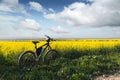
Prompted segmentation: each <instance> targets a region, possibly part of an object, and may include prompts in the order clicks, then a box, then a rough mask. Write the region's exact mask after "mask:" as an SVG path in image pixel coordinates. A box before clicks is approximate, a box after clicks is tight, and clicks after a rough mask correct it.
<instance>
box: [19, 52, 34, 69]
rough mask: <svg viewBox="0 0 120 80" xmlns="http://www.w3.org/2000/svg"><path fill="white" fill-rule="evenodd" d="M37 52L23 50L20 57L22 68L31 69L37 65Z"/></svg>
mask: <svg viewBox="0 0 120 80" xmlns="http://www.w3.org/2000/svg"><path fill="white" fill-rule="evenodd" d="M35 59H36V57H35V53H34V52H33V51H25V52H23V53H22V54H21V55H20V56H19V59H18V65H19V67H20V68H26V69H31V68H32V67H33V66H34V65H35Z"/></svg>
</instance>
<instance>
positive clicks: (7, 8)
mask: <svg viewBox="0 0 120 80" xmlns="http://www.w3.org/2000/svg"><path fill="white" fill-rule="evenodd" d="M0 11H2V12H12V13H22V14H25V15H28V13H27V11H26V10H25V8H24V6H23V5H21V4H19V1H18V0H2V1H1V3H0Z"/></svg>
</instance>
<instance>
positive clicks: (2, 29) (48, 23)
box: [0, 0, 120, 39]
mask: <svg viewBox="0 0 120 80" xmlns="http://www.w3.org/2000/svg"><path fill="white" fill-rule="evenodd" d="M119 3H120V0H0V39H36V38H37V39H38V38H44V35H49V36H51V37H53V38H120V20H119V19H120V5H119Z"/></svg>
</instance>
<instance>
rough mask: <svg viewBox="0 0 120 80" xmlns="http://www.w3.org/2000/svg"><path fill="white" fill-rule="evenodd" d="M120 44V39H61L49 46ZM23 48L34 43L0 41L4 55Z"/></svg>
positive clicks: (78, 47)
mask: <svg viewBox="0 0 120 80" xmlns="http://www.w3.org/2000/svg"><path fill="white" fill-rule="evenodd" d="M44 43H45V41H40V43H39V44H38V46H40V45H42V44H44ZM115 45H120V39H108V40H107V39H86V40H84V39H81V40H64V41H63V40H61V41H52V42H51V46H52V47H53V48H55V49H57V50H66V49H68V50H69V49H77V50H80V49H82V50H84V49H91V48H92V49H93V48H99V47H113V46H115ZM25 50H34V45H33V44H32V42H31V41H24V40H23V41H0V52H1V53H3V54H4V55H7V54H11V53H15V54H17V53H22V52H23V51H25Z"/></svg>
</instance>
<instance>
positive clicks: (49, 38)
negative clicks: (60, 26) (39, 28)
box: [45, 35, 55, 42]
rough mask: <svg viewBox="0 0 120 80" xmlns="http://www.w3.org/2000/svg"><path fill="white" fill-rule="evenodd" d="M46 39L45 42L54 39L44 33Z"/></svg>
mask: <svg viewBox="0 0 120 80" xmlns="http://www.w3.org/2000/svg"><path fill="white" fill-rule="evenodd" d="M45 36H46V37H47V38H48V39H47V40H46V41H47V42H50V41H55V40H54V39H53V38H51V37H50V36H47V35H45Z"/></svg>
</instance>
